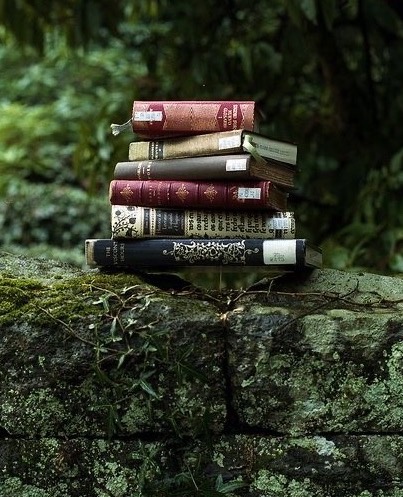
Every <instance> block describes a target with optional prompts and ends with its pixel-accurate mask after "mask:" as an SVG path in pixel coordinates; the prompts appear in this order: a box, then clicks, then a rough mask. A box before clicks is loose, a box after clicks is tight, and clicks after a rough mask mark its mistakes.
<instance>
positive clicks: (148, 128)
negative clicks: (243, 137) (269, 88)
mask: <svg viewBox="0 0 403 497" xmlns="http://www.w3.org/2000/svg"><path fill="white" fill-rule="evenodd" d="M255 114H256V109H255V102H253V101H197V100H194V101H193V100H183V101H138V100H135V101H134V102H133V111H132V128H133V131H134V132H135V133H137V134H139V135H144V136H150V137H153V136H154V137H158V136H169V135H181V134H190V135H191V134H199V133H212V132H216V131H227V130H232V129H241V128H244V129H247V130H250V131H253V129H254V125H255V118H256V115H255Z"/></svg>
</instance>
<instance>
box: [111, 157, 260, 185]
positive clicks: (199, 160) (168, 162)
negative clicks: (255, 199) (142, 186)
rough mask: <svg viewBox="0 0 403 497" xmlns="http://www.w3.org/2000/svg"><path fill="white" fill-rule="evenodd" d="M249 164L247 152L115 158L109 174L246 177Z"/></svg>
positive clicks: (169, 177) (130, 177) (117, 176)
mask: <svg viewBox="0 0 403 497" xmlns="http://www.w3.org/2000/svg"><path fill="white" fill-rule="evenodd" d="M250 165H251V156H250V155H249V154H233V155H231V154H230V155H220V156H206V157H182V158H179V159H163V160H148V161H129V162H118V163H117V164H116V166H115V170H114V176H113V178H114V179H124V180H133V179H135V180H147V179H148V180H149V179H153V180H190V181H193V180H228V179H230V180H231V179H232V180H245V179H250Z"/></svg>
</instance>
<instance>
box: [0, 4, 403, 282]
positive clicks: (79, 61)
mask: <svg viewBox="0 0 403 497" xmlns="http://www.w3.org/2000/svg"><path fill="white" fill-rule="evenodd" d="M402 17H403V12H402V7H401V6H400V2H398V1H386V0H361V1H359V0H355V1H336V0H322V1H315V0H301V1H297V0H273V1H270V2H268V1H267V0H254V1H253V2H251V1H250V0H223V1H213V0H205V1H203V2H201V1H198V2H189V1H187V0H186V1H185V0H178V1H175V2H172V1H171V2H169V1H164V0H154V1H152V0H139V1H137V2H131V1H128V0H122V1H116V2H110V1H106V0H100V1H90V0H69V1H67V0H66V1H64V2H59V1H56V0H54V1H41V0H37V1H33V0H31V1H27V0H25V1H24V0H20V1H19V2H14V1H11V0H10V1H9V0H3V1H0V40H1V42H2V43H1V46H0V65H1V68H2V69H1V72H0V102H1V104H0V105H1V112H0V199H1V200H0V229H1V234H2V244H3V245H2V249H3V250H5V251H10V252H18V253H28V254H31V255H44V256H45V257H53V258H58V259H62V260H66V261H69V262H73V263H74V264H78V265H82V264H83V254H82V252H83V241H84V239H85V238H91V237H98V236H100V237H109V236H110V232H109V231H110V226H109V213H110V206H109V201H108V198H107V191H108V184H109V181H110V179H111V177H112V173H113V169H114V166H115V163H116V162H117V161H119V160H125V159H126V157H127V151H128V143H129V141H130V140H131V139H132V138H133V137H132V135H131V134H130V133H128V134H124V135H122V136H121V137H119V138H116V137H113V136H112V135H111V133H110V124H111V123H112V122H118V123H121V122H124V121H126V120H127V119H128V118H129V117H130V112H131V105H132V101H133V100H134V99H139V100H141V99H150V100H151V99H155V100H159V99H161V100H169V99H175V100H180V99H228V100H231V99H238V100H239V99H254V100H256V101H257V102H258V103H259V106H260V107H261V109H262V111H263V114H264V119H263V123H262V132H264V133H265V134H268V135H269V136H272V137H273V138H277V139H285V140H290V141H294V142H296V143H297V144H298V146H299V157H298V163H299V168H300V169H299V173H298V180H297V184H298V188H297V190H296V191H295V193H294V194H293V195H292V196H291V199H290V208H292V209H293V210H295V213H296V217H297V222H298V224H297V236H300V237H304V236H308V237H309V238H310V239H311V240H312V241H314V242H316V243H318V244H320V245H321V246H322V248H323V249H324V255H325V265H326V266H328V267H335V268H341V269H351V270H361V269H366V270H370V271H373V272H383V273H391V274H399V273H401V271H402V269H403V255H402V247H403V224H402V214H403V188H402V186H403V168H402V157H403V139H402V136H403V133H402V124H401V123H402V119H401V118H402V114H403V112H402V111H403V91H402V87H403V86H402V83H403V63H402V61H403V23H402Z"/></svg>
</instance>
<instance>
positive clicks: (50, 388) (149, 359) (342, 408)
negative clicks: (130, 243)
mask: <svg viewBox="0 0 403 497" xmlns="http://www.w3.org/2000/svg"><path fill="white" fill-rule="evenodd" d="M173 282H174V283H173ZM178 282H180V280H179V279H174V278H173V277H172V276H169V275H159V276H154V277H152V278H151V277H147V276H146V275H139V274H134V273H133V274H130V273H123V272H102V271H99V270H89V271H81V270H78V269H74V268H72V267H70V266H65V265H62V264H59V263H56V262H50V261H43V260H36V259H24V258H17V257H14V256H12V255H8V254H4V253H1V254H0V470H1V473H0V496H1V497H111V496H112V497H140V496H150V497H151V496H161V497H163V496H175V495H178V496H179V495H181V496H186V497H190V496H199V495H200V496H216V497H217V496H220V495H222V496H224V495H225V496H245V497H246V496H248V497H310V496H313V497H325V496H326V497H333V496H334V497H345V496H347V497H375V496H376V497H387V496H388V497H403V280H402V279H401V278H397V277H386V276H379V275H373V274H365V273H345V272H341V271H335V270H320V271H319V270H315V271H313V272H310V273H307V274H289V275H284V276H277V277H273V278H272V279H270V278H269V279H268V280H267V281H266V282H264V283H262V284H260V285H259V286H257V285H256V286H254V287H251V288H250V289H249V290H242V291H241V290H237V291H230V290H225V291H221V292H218V291H216V292H213V291H206V290H203V289H201V288H199V287H195V286H192V285H189V286H187V285H186V284H185V283H183V284H181V285H178Z"/></svg>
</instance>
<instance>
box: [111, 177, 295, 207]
mask: <svg viewBox="0 0 403 497" xmlns="http://www.w3.org/2000/svg"><path fill="white" fill-rule="evenodd" d="M287 196H288V194H287V193H286V192H284V191H283V190H280V189H279V188H277V187H276V186H275V185H274V184H273V183H271V182H270V181H245V182H239V181H238V182H225V181H156V180H148V181H147V180H144V181H143V180H131V181H130V180H127V181H125V180H112V181H111V183H110V186H109V200H110V203H111V204H117V205H141V206H149V207H193V208H210V207H211V208H214V209H216V208H227V207H228V208H235V209H237V208H239V209H274V210H279V211H281V210H286V209H287Z"/></svg>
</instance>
